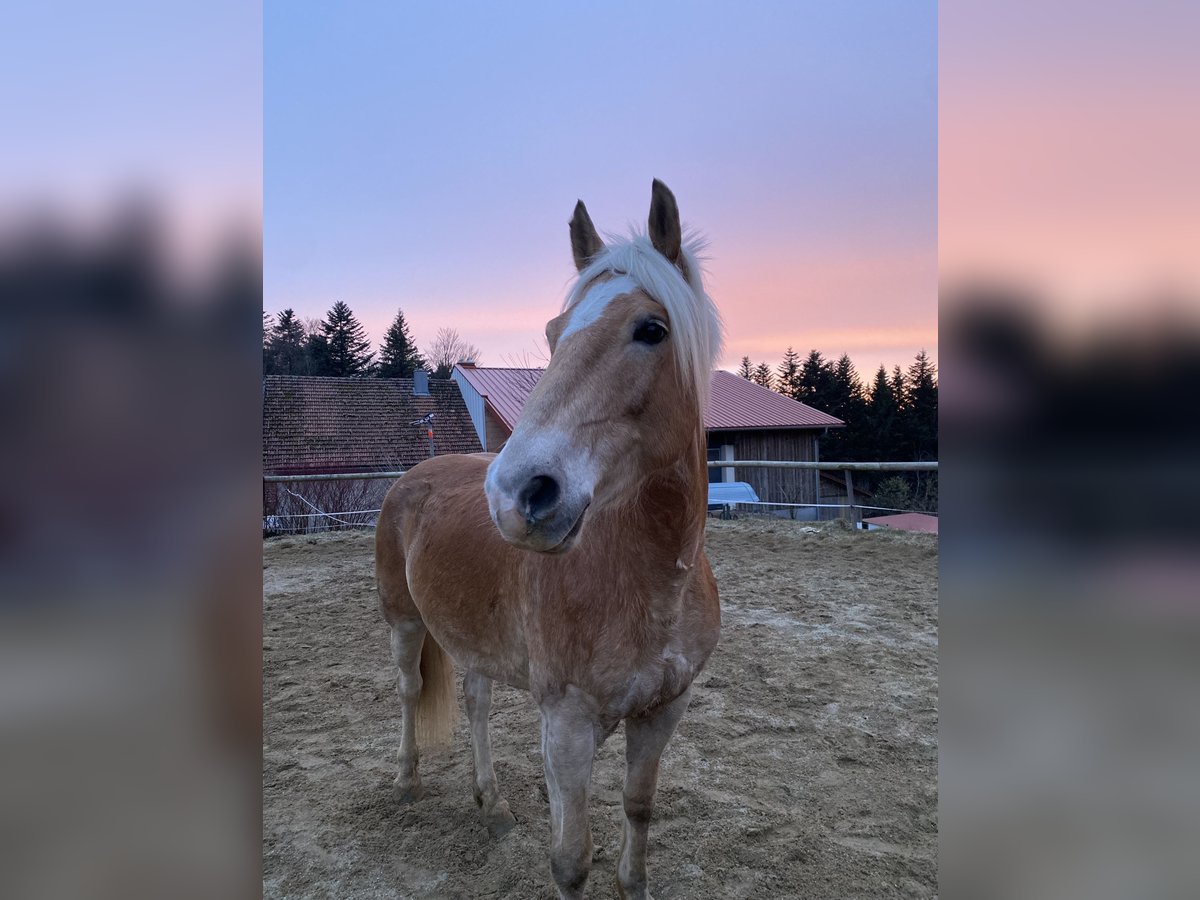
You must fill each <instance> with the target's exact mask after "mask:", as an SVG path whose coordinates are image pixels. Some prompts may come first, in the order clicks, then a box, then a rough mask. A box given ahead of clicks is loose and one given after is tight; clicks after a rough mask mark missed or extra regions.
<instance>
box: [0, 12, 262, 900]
mask: <svg viewBox="0 0 1200 900" xmlns="http://www.w3.org/2000/svg"><path fill="white" fill-rule="evenodd" d="M260 22H261V14H260V11H259V10H258V9H257V8H256V7H255V5H254V4H244V3H234V2H227V0H218V2H206V3H203V4H200V3H182V4H167V5H164V4H155V3H148V2H146V3H140V2H138V3H128V2H123V0H122V2H119V3H116V4H91V3H81V2H60V0H50V2H47V3H43V4H17V5H16V6H13V7H11V8H8V9H6V10H5V14H4V24H3V26H2V27H0V72H3V78H2V79H0V83H2V84H3V87H2V88H0V95H2V96H3V111H4V115H3V121H4V125H3V131H4V137H3V139H0V304H2V308H3V311H4V320H5V324H4V327H3V328H2V329H0V422H2V423H3V424H2V425H0V433H2V434H3V438H2V440H0V447H2V448H3V449H2V451H0V453H2V454H3V461H4V470H5V475H6V477H5V479H4V487H3V488H2V489H0V493H2V496H3V502H0V585H2V593H0V597H2V599H0V766H2V768H3V771H4V776H3V778H2V779H0V834H2V835H3V839H2V840H0V895H3V896H6V897H71V896H88V897H114V898H115V897H143V896H144V897H150V896H155V897H160V896H230V897H233V896H253V895H255V894H257V893H258V890H259V850H258V847H259V843H260V836H259V825H258V785H259V771H260V767H259V753H260V749H259V747H260V742H259V736H258V732H259V724H258V723H259V717H260V710H261V705H260V688H259V683H260V677H259V669H260V663H259V659H260V656H259V653H260V649H259V648H260V642H259V631H260V624H259V623H260V621H261V620H260V613H259V610H260V605H259V604H260V601H259V597H260V594H259V590H260V581H259V570H260V561H259V554H260V547H261V544H260V542H259V537H258V534H257V531H256V525H257V522H256V519H257V515H258V511H257V505H258V502H259V501H258V492H259V484H258V480H257V473H258V445H259V439H260V438H259V435H260V428H261V426H260V422H259V403H258V384H259V366H260V360H261V356H260V349H259V337H258V332H259V328H260V311H259V308H260V306H261V295H262V280H261V271H262V266H261V225H260V223H261V144H262V139H261V121H262V101H261V98H262V70H261V59H262V49H261V48H262V31H261V24H260Z"/></svg>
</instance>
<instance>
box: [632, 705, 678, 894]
mask: <svg viewBox="0 0 1200 900" xmlns="http://www.w3.org/2000/svg"><path fill="white" fill-rule="evenodd" d="M690 694H691V688H690V687H689V688H688V689H687V690H686V691H684V692H683V693H682V694H681V695H680V696H678V697H676V698H675V699H674V700H672V701H671V702H670V703H667V704H665V705H663V706H660V707H659V708H658V709H656V710H653V711H652V712H650V713H647V714H644V715H641V716H631V717H629V718H628V719H626V720H625V798H624V799H625V828H624V830H623V832H622V835H621V858H620V861H619V862H618V863H617V885H618V886H619V888H620V890H621V896H622V897H625V898H628V900H651V898H650V891H649V888H648V887H647V884H646V836H647V833H648V832H649V830H650V816H651V814H652V813H653V812H654V791H655V789H656V788H657V786H658V763H659V760H661V759H662V754H663V750H664V749H666V746H667V741H669V740H670V739H671V735H672V734H674V733H675V726H676V725H678V724H679V720H680V718H682V717H683V712H684V710H686V709H687V705H688V699H689V696H690Z"/></svg>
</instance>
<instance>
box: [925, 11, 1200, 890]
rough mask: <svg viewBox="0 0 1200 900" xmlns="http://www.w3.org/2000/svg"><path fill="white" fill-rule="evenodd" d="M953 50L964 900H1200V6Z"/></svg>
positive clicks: (1086, 19) (1052, 22)
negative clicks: (1199, 515)
mask: <svg viewBox="0 0 1200 900" xmlns="http://www.w3.org/2000/svg"><path fill="white" fill-rule="evenodd" d="M939 24H940V32H939V95H940V99H939V123H940V124H939V251H940V259H939V267H940V270H941V286H942V289H941V323H940V326H941V327H940V332H941V339H942V345H941V346H942V355H941V373H940V374H941V379H940V383H941V386H942V388H943V390H942V406H941V409H940V414H941V415H940V426H941V433H940V438H941V447H942V454H943V465H942V467H941V473H940V474H941V492H942V493H941V496H942V504H943V505H942V517H943V528H942V531H941V536H942V537H943V538H944V539H945V541H946V546H945V547H943V548H941V550H942V556H941V575H942V583H943V589H942V604H941V609H942V615H941V641H940V648H941V652H940V660H941V668H940V675H941V685H942V709H941V738H940V760H941V762H940V790H941V795H940V796H941V816H940V823H939V824H940V830H941V835H942V845H941V851H942V855H941V890H942V892H943V894H944V895H945V896H952V897H958V896H969V897H1089V898H1099V897H1114V898H1116V897H1134V896H1136V897H1185V896H1187V897H1194V896H1198V895H1200V862H1198V861H1197V858H1196V855H1195V848H1196V847H1197V846H1200V773H1198V772H1197V769H1196V760H1197V759H1200V693H1198V692H1197V690H1196V685H1197V684H1198V683H1200V680H1198V676H1200V654H1198V653H1197V647H1198V646H1200V645H1198V643H1197V637H1200V555H1198V554H1197V540H1196V538H1197V534H1198V532H1200V523H1198V521H1197V519H1196V518H1195V511H1196V510H1197V509H1198V508H1200V507H1198V505H1197V504H1198V501H1200V473H1198V472H1197V469H1196V463H1197V461H1198V460H1200V454H1198V451H1200V441H1198V440H1197V438H1198V437H1200V435H1198V432H1200V417H1198V415H1197V412H1198V409H1197V405H1198V402H1197V398H1196V394H1195V389H1194V385H1196V384H1197V376H1198V375H1200V178H1198V177H1197V171H1196V160H1197V159H1200V118H1198V117H1197V116H1195V115H1194V114H1193V111H1194V110H1195V109H1196V108H1197V101H1198V100H1200V96H1198V86H1200V78H1198V75H1200V72H1198V71H1197V62H1196V55H1195V37H1196V35H1197V34H1200V7H1198V6H1197V5H1196V4H1188V3H1129V2H1117V3H1105V4H1086V3H1080V2H1073V0H1071V2H1055V3H1049V4H1041V3H1038V4H1035V3H1025V2H1021V3H1009V4H999V3H971V2H968V3H955V4H945V5H943V7H942V9H941V13H940V23H939Z"/></svg>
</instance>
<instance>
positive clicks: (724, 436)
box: [451, 364, 845, 517]
mask: <svg viewBox="0 0 1200 900" xmlns="http://www.w3.org/2000/svg"><path fill="white" fill-rule="evenodd" d="M541 374H542V370H541V369H514V368H483V367H477V366H473V365H469V364H459V365H457V366H455V367H454V371H453V372H452V373H451V378H453V379H454V381H455V382H457V384H458V386H459V388H460V389H461V390H462V396H463V400H464V401H465V403H466V408H467V410H468V412H469V414H470V417H471V421H472V422H473V424H474V426H475V432H476V434H477V435H478V438H479V441H480V443H481V444H483V447H484V449H486V450H489V451H493V452H494V451H498V450H499V449H500V448H501V447H503V446H504V442H505V441H506V440H508V437H509V435H510V434H512V430H513V428H514V427H515V426H516V423H517V419H518V418H519V417H520V415H521V409H522V408H523V407H524V405H525V400H526V398H527V397H528V396H529V392H530V391H532V390H533V388H534V385H536V384H537V382H538V379H539V378H540V377H541ZM704 424H705V428H706V429H707V431H708V458H709V459H710V460H722V459H764V460H765V459H770V460H813V461H817V460H819V458H820V457H819V449H818V439H819V437H820V435H821V434H822V433H823V432H824V431H825V429H827V428H841V427H843V426H844V425H845V423H844V422H842V421H841V420H840V419H837V418H834V417H833V416H831V415H828V414H827V413H823V412H821V411H819V410H816V409H813V408H812V407H811V406H807V405H805V404H803V403H798V402H797V401H795V400H792V399H790V398H788V397H784V396H782V395H781V394H777V393H775V392H774V391H771V390H768V389H767V388H764V387H762V386H761V385H757V384H754V383H753V382H750V381H747V380H746V379H744V378H741V377H739V376H737V375H734V374H733V373H732V372H724V371H720V370H718V371H716V372H713V376H712V389H711V392H710V396H709V403H708V409H707V410H706V411H705V413H704ZM709 479H710V480H711V481H746V482H749V483H750V484H751V485H752V486H753V487H754V490H755V492H756V493H757V494H758V496H759V498H760V499H762V500H764V501H767V502H771V503H818V502H820V497H821V490H820V487H819V484H820V478H819V477H818V473H817V472H816V471H801V470H797V469H743V470H741V471H737V472H735V471H734V469H732V468H712V469H710V470H709ZM814 517H815V516H814Z"/></svg>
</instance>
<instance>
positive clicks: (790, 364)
mask: <svg viewBox="0 0 1200 900" xmlns="http://www.w3.org/2000/svg"><path fill="white" fill-rule="evenodd" d="M775 371H776V378H775V383H776V384H777V385H778V386H779V393H781V394H783V395H785V396H787V397H795V396H796V392H797V390H798V389H799V384H800V354H799V353H797V352H796V351H795V350H793V349H792V348H791V347H788V348H787V351H786V352H784V354H783V362H781V363H780V364H779V368H778V369H776V370H775Z"/></svg>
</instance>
